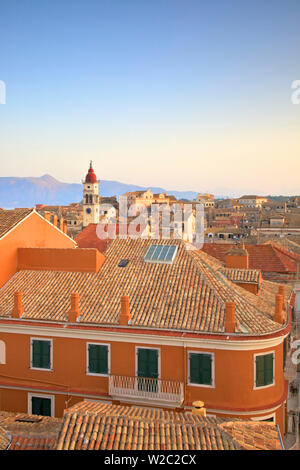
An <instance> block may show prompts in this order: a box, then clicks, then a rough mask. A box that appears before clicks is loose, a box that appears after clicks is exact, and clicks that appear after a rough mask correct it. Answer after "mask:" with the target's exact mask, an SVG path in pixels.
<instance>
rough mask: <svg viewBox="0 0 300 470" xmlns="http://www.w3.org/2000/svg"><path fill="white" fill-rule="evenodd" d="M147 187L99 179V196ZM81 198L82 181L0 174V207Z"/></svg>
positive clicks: (190, 195)
mask: <svg viewBox="0 0 300 470" xmlns="http://www.w3.org/2000/svg"><path fill="white" fill-rule="evenodd" d="M145 189H148V188H145V187H142V186H136V185H132V184H125V183H120V182H119V181H105V180H101V182H100V190H99V192H100V194H101V196H117V197H119V196H120V195H121V194H124V193H126V192H127V191H142V190H145ZM150 189H151V191H153V192H154V193H162V192H163V193H168V194H173V195H174V196H175V197H176V198H177V199H189V200H193V199H195V197H196V196H197V193H196V192H193V191H166V190H165V189H163V188H157V187H150ZM81 200H82V184H76V183H62V182H60V181H58V180H56V179H55V178H53V177H52V176H50V175H44V176H41V177H39V178H30V177H29V178H18V177H0V207H2V208H4V209H13V208H15V207H34V206H35V205H36V204H47V205H68V204H70V203H71V202H80V201H81Z"/></svg>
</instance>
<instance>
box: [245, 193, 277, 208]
mask: <svg viewBox="0 0 300 470" xmlns="http://www.w3.org/2000/svg"><path fill="white" fill-rule="evenodd" d="M238 202H239V204H241V205H242V206H245V207H251V208H253V207H258V208H261V206H262V204H264V203H267V202H269V199H268V198H267V197H264V196H253V195H246V196H242V197H240V198H239V200H238Z"/></svg>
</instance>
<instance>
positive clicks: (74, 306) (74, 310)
mask: <svg viewBox="0 0 300 470" xmlns="http://www.w3.org/2000/svg"><path fill="white" fill-rule="evenodd" d="M79 316H80V311H79V294H78V292H75V293H73V294H71V309H70V310H69V311H68V322H69V323H75V322H76V320H77V318H78V317H79Z"/></svg>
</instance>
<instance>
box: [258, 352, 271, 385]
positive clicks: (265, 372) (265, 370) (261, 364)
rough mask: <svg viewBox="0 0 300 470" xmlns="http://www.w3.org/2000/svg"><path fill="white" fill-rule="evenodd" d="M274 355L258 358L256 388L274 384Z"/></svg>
mask: <svg viewBox="0 0 300 470" xmlns="http://www.w3.org/2000/svg"><path fill="white" fill-rule="evenodd" d="M273 360H274V357H273V354H266V355H262V356H257V357H256V359H255V361H256V386H257V387H263V386H265V385H270V384H271V383H273V378H274V375H273V371H274V368H273Z"/></svg>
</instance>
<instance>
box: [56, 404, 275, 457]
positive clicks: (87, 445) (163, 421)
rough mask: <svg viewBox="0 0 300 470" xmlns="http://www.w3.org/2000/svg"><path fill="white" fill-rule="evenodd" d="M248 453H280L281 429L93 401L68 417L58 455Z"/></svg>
mask: <svg viewBox="0 0 300 470" xmlns="http://www.w3.org/2000/svg"><path fill="white" fill-rule="evenodd" d="M226 424H227V427H226ZM243 429H245V433H244V434H245V435H244V436H243ZM248 434H249V436H248ZM264 445H265V447H264ZM246 448H247V449H253V450H256V449H262V448H263V449H266V450H267V449H280V441H279V435H278V432H277V429H276V427H275V426H273V425H271V424H269V423H268V424H266V426H264V424H261V423H252V422H250V423H249V422H245V423H244V422H240V421H238V420H234V421H229V420H226V419H225V420H223V419H220V418H213V417H202V416H195V415H192V414H191V413H178V412H175V411H163V410H160V409H153V408H152V409H151V408H148V409H145V408H139V407H126V406H115V405H109V404H98V403H88V402H81V403H80V404H78V405H76V406H75V407H72V408H71V409H69V410H67V411H66V412H65V415H64V423H63V426H62V429H61V432H60V435H59V438H58V441H57V449H58V450H240V449H246Z"/></svg>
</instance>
